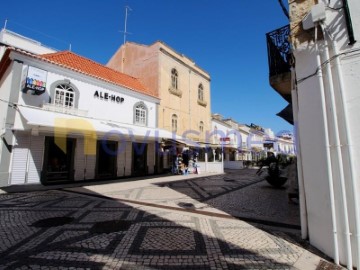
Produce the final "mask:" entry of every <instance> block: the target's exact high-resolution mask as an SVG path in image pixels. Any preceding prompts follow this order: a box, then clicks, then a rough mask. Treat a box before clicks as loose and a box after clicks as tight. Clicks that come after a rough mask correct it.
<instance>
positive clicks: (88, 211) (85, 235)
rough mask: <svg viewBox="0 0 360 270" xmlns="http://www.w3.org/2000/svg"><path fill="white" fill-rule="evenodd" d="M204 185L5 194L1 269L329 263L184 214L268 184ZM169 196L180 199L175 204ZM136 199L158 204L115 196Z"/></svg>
mask: <svg viewBox="0 0 360 270" xmlns="http://www.w3.org/2000/svg"><path fill="white" fill-rule="evenodd" d="M244 173H245V175H246V173H250V172H244ZM241 177H244V179H243V181H242V180H239V178H241ZM174 179H177V178H174ZM201 179H202V178H197V179H195V178H193V179H183V180H182V181H174V182H171V181H168V180H169V179H164V180H159V179H157V180H155V181H154V182H153V183H152V184H145V183H135V182H134V183H131V182H130V183H122V184H121V183H120V184H119V186H118V188H117V190H116V189H115V188H114V187H115V186H116V184H108V185H105V186H104V185H101V186H97V188H95V186H91V187H90V186H89V187H83V188H81V189H80V188H73V189H69V190H71V192H69V191H66V190H48V191H33V192H25V193H5V194H1V195H0V217H1V218H0V239H1V243H0V269H126V270H128V269H174V270H177V269H316V267H317V265H320V264H322V265H323V264H324V263H326V261H325V260H322V258H321V257H319V256H318V255H316V254H314V253H313V252H312V250H310V251H309V250H307V249H306V248H304V246H302V245H300V244H299V243H298V242H297V241H295V240H294V238H293V237H291V236H290V235H289V234H288V233H286V232H283V231H279V230H271V231H269V230H264V229H259V228H258V227H255V226H253V225H251V224H249V223H247V222H244V221H242V220H237V219H234V218H232V217H231V216H229V215H228V216H226V215H219V216H216V215H206V214H204V213H201V211H202V210H201V211H199V212H198V213H197V212H196V211H186V209H184V207H181V206H179V203H180V202H183V203H188V204H190V203H194V205H195V207H198V206H202V205H205V202H209V201H213V200H217V199H219V198H222V197H223V196H229V195H230V194H233V193H234V192H240V191H241V190H243V189H244V190H246V189H248V188H250V187H256V186H257V185H260V187H261V184H264V183H263V182H259V179H252V180H249V179H248V177H245V176H239V177H236V175H235V174H232V173H228V174H224V175H222V176H206V177H204V179H203V180H201ZM232 180H234V181H232ZM201 181H205V182H204V183H207V184H206V185H200V184H201ZM216 181H224V182H227V183H228V184H229V185H218V183H216ZM150 182H151V181H150ZM131 184H133V185H131ZM114 185H115V186H114ZM131 186H138V187H136V188H134V189H135V190H132V189H131V188H130V187H131ZM140 186H142V187H140ZM189 186H190V187H191V188H189ZM221 186H223V188H221ZM153 187H154V190H153V192H154V193H155V194H153V193H151V192H150V190H152V188H153ZM164 188H165V190H166V191H165V192H164V197H163V193H162V192H159V190H163V189H164ZM182 188H184V189H185V191H184V190H182V191H180V190H179V189H182ZM96 189H97V190H98V191H95V190H96ZM106 190H108V191H106ZM190 190H191V192H192V193H191V192H190ZM194 190H196V191H197V192H194ZM200 190H201V192H200ZM265 190H266V192H270V191H269V190H267V189H265ZM86 191H87V192H86ZM100 191H101V192H100ZM172 192H174V193H172ZM84 193H88V194H87V195H84ZM119 193H121V196H118V195H119ZM170 193H172V194H173V195H174V196H175V195H176V196H182V197H181V198H180V197H176V196H175V198H174V200H175V203H172V202H171V196H170ZM190 193H191V194H192V195H191V196H190V197H189V196H188V195H186V196H185V194H190ZM109 194H110V195H112V198H105V197H102V196H104V195H106V196H107V195H109ZM146 194H147V195H146ZM250 194H251V192H250ZM135 196H139V197H137V198H138V199H142V200H144V201H143V202H145V201H146V200H145V199H144V198H147V202H148V203H149V202H150V201H151V202H152V203H154V202H155V203H156V204H157V206H156V205H153V206H156V207H153V206H149V205H150V204H149V205H145V204H141V203H136V202H135V200H134V202H133V203H130V202H129V201H130V200H128V201H122V200H120V199H119V198H118V197H121V198H127V199H132V200H133V199H136V197H135ZM180 199H181V200H180ZM139 202H140V200H139ZM196 202H197V203H196ZM160 203H162V205H163V207H160ZM174 205H177V207H178V208H179V209H178V210H177V209H176V208H175V207H173V208H172V206H174ZM187 207H189V205H187ZM207 207H208V210H210V209H211V207H210V205H208V206H207ZM225 208H226V207H223V210H224V209H225ZM229 208H231V207H229ZM223 210H220V211H219V209H215V208H214V209H213V212H212V213H214V214H216V213H220V212H221V213H223ZM225 210H226V209H225ZM328 269H331V268H328Z"/></svg>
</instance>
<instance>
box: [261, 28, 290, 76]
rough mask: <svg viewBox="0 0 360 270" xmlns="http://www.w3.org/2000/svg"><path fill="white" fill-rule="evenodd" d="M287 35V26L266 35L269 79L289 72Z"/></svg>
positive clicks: (288, 32) (288, 30)
mask: <svg viewBox="0 0 360 270" xmlns="http://www.w3.org/2000/svg"><path fill="white" fill-rule="evenodd" d="M289 34H290V26H289V25H286V26H284V27H281V28H279V29H276V30H274V31H272V32H269V33H267V34H266V41H267V49H268V62H269V73H270V77H271V76H274V75H280V74H283V73H286V72H290V63H289V61H290V59H291V49H290V42H289Z"/></svg>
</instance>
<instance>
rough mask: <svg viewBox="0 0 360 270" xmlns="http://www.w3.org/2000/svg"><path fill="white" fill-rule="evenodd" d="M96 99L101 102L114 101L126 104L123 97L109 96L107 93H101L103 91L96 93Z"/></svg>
mask: <svg viewBox="0 0 360 270" xmlns="http://www.w3.org/2000/svg"><path fill="white" fill-rule="evenodd" d="M94 98H98V99H101V100H109V101H114V102H116V103H123V102H124V100H125V99H124V98H123V97H121V96H117V95H114V94H109V93H107V92H101V91H97V90H96V91H95V93H94Z"/></svg>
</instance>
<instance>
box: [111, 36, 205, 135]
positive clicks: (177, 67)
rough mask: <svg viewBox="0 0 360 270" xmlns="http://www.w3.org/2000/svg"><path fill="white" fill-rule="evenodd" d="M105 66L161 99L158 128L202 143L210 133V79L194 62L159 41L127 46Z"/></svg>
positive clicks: (122, 47)
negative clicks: (129, 77)
mask: <svg viewBox="0 0 360 270" xmlns="http://www.w3.org/2000/svg"><path fill="white" fill-rule="evenodd" d="M107 66H108V67H111V68H113V69H115V70H118V71H121V72H123V73H126V74H129V75H131V76H133V77H137V78H139V79H140V80H141V81H142V83H143V84H144V85H145V86H146V87H147V88H149V89H148V90H149V91H150V92H151V93H152V94H153V95H154V96H158V97H159V98H160V100H161V101H160V105H159V106H158V108H157V109H158V121H157V126H158V127H159V128H163V129H166V130H168V131H176V134H177V135H180V136H183V137H185V138H188V139H192V140H194V141H201V142H204V141H205V138H206V136H205V134H206V131H210V130H211V120H210V119H211V108H210V105H211V102H210V75H209V74H208V73H207V72H206V71H204V70H203V69H201V68H200V67H198V66H197V65H196V64H195V62H194V61H193V60H191V59H190V58H188V57H186V56H184V55H183V54H180V53H178V52H176V51H175V50H173V49H172V48H170V47H169V46H168V45H166V44H164V43H163V42H160V41H157V42H155V43H153V44H151V45H149V46H148V45H142V44H136V43H133V42H127V43H125V44H124V45H122V46H121V47H120V48H119V49H118V51H117V52H116V53H115V54H114V55H113V56H112V58H111V59H110V61H109V62H108V63H107Z"/></svg>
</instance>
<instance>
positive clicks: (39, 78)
mask: <svg viewBox="0 0 360 270" xmlns="http://www.w3.org/2000/svg"><path fill="white" fill-rule="evenodd" d="M46 79H47V71H45V70H42V69H40V68H36V67H32V66H29V68H28V70H27V76H26V79H25V86H24V88H23V90H22V91H23V92H24V93H27V92H28V91H29V90H30V91H31V94H33V95H38V96H39V95H41V94H44V92H45V89H46Z"/></svg>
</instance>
